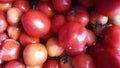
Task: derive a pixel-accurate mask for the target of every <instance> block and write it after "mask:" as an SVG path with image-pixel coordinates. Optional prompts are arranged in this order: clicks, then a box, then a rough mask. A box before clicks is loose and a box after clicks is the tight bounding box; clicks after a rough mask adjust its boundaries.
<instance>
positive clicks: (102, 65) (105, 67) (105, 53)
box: [90, 42, 120, 68]
mask: <svg viewBox="0 0 120 68" xmlns="http://www.w3.org/2000/svg"><path fill="white" fill-rule="evenodd" d="M102 45H103V44H102V43H101V42H97V43H96V45H95V46H93V47H92V48H91V50H92V52H91V55H92V56H93V59H94V62H95V66H96V68H119V67H120V64H119V63H120V59H119V56H120V50H119V49H115V48H107V49H106V48H104V46H102ZM91 50H90V51H91Z"/></svg>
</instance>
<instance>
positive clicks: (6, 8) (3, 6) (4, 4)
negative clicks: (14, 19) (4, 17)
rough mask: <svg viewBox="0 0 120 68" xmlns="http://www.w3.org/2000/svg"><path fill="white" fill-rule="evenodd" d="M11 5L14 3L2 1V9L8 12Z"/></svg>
mask: <svg viewBox="0 0 120 68" xmlns="http://www.w3.org/2000/svg"><path fill="white" fill-rule="evenodd" d="M11 7H12V3H2V2H0V11H4V12H6V11H7V10H8V9H9V8H11Z"/></svg>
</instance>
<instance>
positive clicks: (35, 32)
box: [22, 10, 51, 37]
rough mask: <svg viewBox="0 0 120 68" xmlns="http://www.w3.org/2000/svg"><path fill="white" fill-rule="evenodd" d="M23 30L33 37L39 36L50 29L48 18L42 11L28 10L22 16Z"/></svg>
mask: <svg viewBox="0 0 120 68" xmlns="http://www.w3.org/2000/svg"><path fill="white" fill-rule="evenodd" d="M22 25H23V28H24V29H25V32H26V33H27V34H28V35H30V36H33V37H41V36H44V35H45V34H47V33H48V31H49V30H50V26H51V24H50V19H49V18H48V17H47V16H46V15H45V14H44V13H42V12H40V11H37V10H29V11H28V12H26V13H25V14H24V15H23V16H22Z"/></svg>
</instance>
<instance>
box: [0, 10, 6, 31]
mask: <svg viewBox="0 0 120 68" xmlns="http://www.w3.org/2000/svg"><path fill="white" fill-rule="evenodd" d="M7 26H8V23H7V20H6V18H5V14H4V13H3V12H2V11H0V33H2V32H4V31H5V30H6V29H7Z"/></svg>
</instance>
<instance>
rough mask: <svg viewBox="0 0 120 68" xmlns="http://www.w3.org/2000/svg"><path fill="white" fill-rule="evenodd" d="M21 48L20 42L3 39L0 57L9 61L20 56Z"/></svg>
mask: <svg viewBox="0 0 120 68" xmlns="http://www.w3.org/2000/svg"><path fill="white" fill-rule="evenodd" d="M21 52H22V48H21V45H20V43H18V41H16V40H14V39H6V40H4V42H3V44H2V47H1V50H0V59H2V60H3V61H10V60H15V59H18V58H20V56H21Z"/></svg>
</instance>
